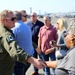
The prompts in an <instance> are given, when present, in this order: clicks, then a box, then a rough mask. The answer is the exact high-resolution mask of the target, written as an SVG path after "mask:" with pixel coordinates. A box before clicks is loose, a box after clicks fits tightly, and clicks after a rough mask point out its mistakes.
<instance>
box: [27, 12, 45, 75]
mask: <svg viewBox="0 0 75 75" xmlns="http://www.w3.org/2000/svg"><path fill="white" fill-rule="evenodd" d="M30 18H31V21H29V22H27V25H28V26H29V27H30V29H31V33H32V42H33V47H34V49H35V50H34V54H33V56H34V57H35V58H38V53H37V52H36V48H37V45H38V33H39V30H40V27H42V26H43V25H44V23H43V22H41V21H40V20H38V19H37V13H36V12H32V13H31V17H30ZM32 75H38V69H37V68H36V67H34V72H33V73H32Z"/></svg>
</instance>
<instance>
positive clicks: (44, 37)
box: [38, 25, 58, 52]
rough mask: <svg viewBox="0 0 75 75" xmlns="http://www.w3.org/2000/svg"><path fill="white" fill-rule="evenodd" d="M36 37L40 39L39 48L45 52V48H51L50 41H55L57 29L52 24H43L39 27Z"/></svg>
mask: <svg viewBox="0 0 75 75" xmlns="http://www.w3.org/2000/svg"><path fill="white" fill-rule="evenodd" d="M38 37H39V38H40V39H41V50H42V52H45V51H46V50H47V49H49V48H51V46H50V43H49V42H50V41H51V40H55V41H57V38H58V35H57V30H56V28H54V27H53V26H52V25H50V27H49V28H47V27H46V26H43V27H41V28H40V31H39V35H38Z"/></svg>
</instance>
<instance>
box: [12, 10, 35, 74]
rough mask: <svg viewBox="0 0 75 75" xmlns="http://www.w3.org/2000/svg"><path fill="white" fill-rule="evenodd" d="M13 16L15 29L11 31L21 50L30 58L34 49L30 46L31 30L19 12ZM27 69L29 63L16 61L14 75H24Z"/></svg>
mask: <svg viewBox="0 0 75 75" xmlns="http://www.w3.org/2000/svg"><path fill="white" fill-rule="evenodd" d="M14 15H15V16H16V22H15V27H14V28H12V31H13V33H14V35H15V40H16V41H17V43H18V45H19V46H20V47H21V48H23V49H24V50H25V51H26V52H27V53H28V54H29V55H31V56H32V55H33V54H34V48H33V45H32V35H31V29H30V27H29V26H28V25H26V24H25V23H24V22H23V21H22V18H23V14H22V13H21V12H19V11H17V12H15V13H14ZM29 67H30V63H27V64H26V65H25V64H23V63H21V62H17V61H16V62H15V66H14V74H15V75H25V73H26V71H27V70H28V68H29Z"/></svg>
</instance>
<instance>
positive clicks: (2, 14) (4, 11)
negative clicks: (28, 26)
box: [0, 10, 13, 18]
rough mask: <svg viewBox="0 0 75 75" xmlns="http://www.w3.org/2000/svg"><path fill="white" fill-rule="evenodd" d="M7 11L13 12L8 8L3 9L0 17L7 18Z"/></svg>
mask: <svg viewBox="0 0 75 75" xmlns="http://www.w3.org/2000/svg"><path fill="white" fill-rule="evenodd" d="M9 13H10V14H11V13H13V12H12V11H10V10H3V11H2V12H1V13H0V18H1V17H4V18H7V17H8V14H9Z"/></svg>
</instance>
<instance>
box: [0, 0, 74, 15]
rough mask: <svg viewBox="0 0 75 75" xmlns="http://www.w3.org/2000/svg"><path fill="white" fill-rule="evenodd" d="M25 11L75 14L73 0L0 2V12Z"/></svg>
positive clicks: (5, 0)
mask: <svg viewBox="0 0 75 75" xmlns="http://www.w3.org/2000/svg"><path fill="white" fill-rule="evenodd" d="M5 9H10V10H13V11H15V10H18V11H20V10H26V11H27V13H28V14H30V10H32V12H36V13H37V14H44V13H58V12H62V13H64V12H75V0H0V11H2V10H5Z"/></svg>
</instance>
